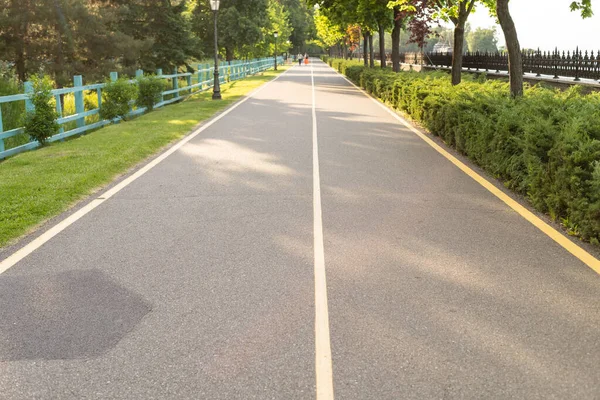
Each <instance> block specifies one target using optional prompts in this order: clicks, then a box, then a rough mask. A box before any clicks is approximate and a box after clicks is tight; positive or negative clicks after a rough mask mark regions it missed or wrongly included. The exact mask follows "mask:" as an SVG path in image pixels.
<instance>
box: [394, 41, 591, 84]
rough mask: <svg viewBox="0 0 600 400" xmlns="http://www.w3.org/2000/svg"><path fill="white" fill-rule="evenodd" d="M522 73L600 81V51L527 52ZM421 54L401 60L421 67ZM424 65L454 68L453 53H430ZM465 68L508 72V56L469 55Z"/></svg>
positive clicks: (491, 54)
mask: <svg viewBox="0 0 600 400" xmlns="http://www.w3.org/2000/svg"><path fill="white" fill-rule="evenodd" d="M522 54H523V72H529V73H534V74H536V76H541V75H550V76H552V77H554V78H555V79H558V78H559V77H573V78H575V79H574V80H575V81H579V80H580V79H581V78H586V79H594V80H600V51H598V52H596V53H594V52H593V51H591V52H588V51H585V52H584V51H581V50H579V49H577V50H575V51H573V52H570V51H567V52H564V51H563V52H560V51H558V50H554V51H551V52H546V51H544V52H542V51H531V52H528V51H524V52H523V53H522ZM419 56H420V55H419V54H418V53H406V54H401V61H400V62H403V63H407V64H421V61H420V57H419ZM423 64H425V65H431V66H442V67H451V66H452V54H451V53H427V54H425V56H424V57H423ZM463 68H468V69H471V70H476V71H492V72H500V71H508V54H507V53H480V52H476V53H466V54H465V55H464V56H463Z"/></svg>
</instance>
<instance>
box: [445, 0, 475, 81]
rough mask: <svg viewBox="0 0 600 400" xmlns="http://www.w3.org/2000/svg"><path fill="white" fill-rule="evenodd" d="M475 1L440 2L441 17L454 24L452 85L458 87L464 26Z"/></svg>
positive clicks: (452, 0)
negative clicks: (445, 17)
mask: <svg viewBox="0 0 600 400" xmlns="http://www.w3.org/2000/svg"><path fill="white" fill-rule="evenodd" d="M475 1H476V0H445V1H444V0H440V1H439V2H438V4H439V5H441V6H442V8H441V11H442V15H446V16H447V17H448V19H450V21H452V23H453V24H454V44H453V46H454V47H453V50H452V84H453V85H458V84H459V83H460V82H461V79H462V60H463V53H464V47H463V46H464V41H465V24H466V23H467V18H469V15H470V14H471V12H472V11H473V9H474V7H475Z"/></svg>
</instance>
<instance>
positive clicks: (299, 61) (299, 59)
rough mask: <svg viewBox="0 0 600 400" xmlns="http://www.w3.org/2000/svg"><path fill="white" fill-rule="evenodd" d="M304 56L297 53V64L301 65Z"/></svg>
mask: <svg viewBox="0 0 600 400" xmlns="http://www.w3.org/2000/svg"><path fill="white" fill-rule="evenodd" d="M303 58H304V57H302V54H300V53H298V65H302V59H303Z"/></svg>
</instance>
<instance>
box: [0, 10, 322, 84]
mask: <svg viewBox="0 0 600 400" xmlns="http://www.w3.org/2000/svg"><path fill="white" fill-rule="evenodd" d="M218 24H219V50H220V52H221V53H222V56H223V57H225V58H227V59H232V58H246V57H264V56H271V55H273V52H274V50H275V48H274V43H275V42H274V37H273V32H274V31H278V32H279V38H278V40H277V42H278V51H280V52H286V51H289V50H290V49H291V48H292V47H294V48H295V49H297V50H299V51H301V50H303V48H304V47H305V46H306V43H307V42H308V41H310V40H312V39H314V36H315V28H314V22H313V10H312V9H311V8H309V7H308V6H307V4H306V3H305V2H304V0H224V1H221V9H220V10H219V12H218ZM213 35H214V33H213V14H212V11H211V10H210V7H209V2H208V0H0V62H2V63H4V64H6V65H9V66H11V67H12V68H13V70H14V72H15V74H16V75H17V76H18V78H19V79H20V80H21V81H23V80H26V79H27V78H28V77H29V76H31V75H33V74H35V73H38V72H44V73H48V74H50V75H51V76H52V77H53V79H54V80H55V81H56V83H57V84H58V85H59V86H63V85H67V84H69V83H70V80H71V77H72V76H73V75H84V76H85V79H86V80H87V81H94V80H99V79H102V78H104V77H105V76H106V75H107V74H108V72H110V71H119V72H121V73H125V74H129V75H131V74H133V72H134V71H135V70H136V69H144V70H146V71H150V72H152V71H155V70H156V69H157V68H162V69H163V70H164V71H171V70H172V69H173V68H175V67H178V68H186V67H190V66H193V64H194V63H196V62H199V61H201V60H204V59H211V58H212V55H213V43H214V42H213V40H214V37H213ZM4 64H3V65H4Z"/></svg>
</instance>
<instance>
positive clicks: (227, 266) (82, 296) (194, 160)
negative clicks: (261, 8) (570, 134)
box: [0, 63, 600, 400]
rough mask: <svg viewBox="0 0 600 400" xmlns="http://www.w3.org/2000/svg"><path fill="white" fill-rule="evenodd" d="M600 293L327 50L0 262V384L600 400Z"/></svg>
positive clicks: (47, 388) (56, 391) (577, 265)
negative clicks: (350, 79) (15, 259)
mask: <svg viewBox="0 0 600 400" xmlns="http://www.w3.org/2000/svg"><path fill="white" fill-rule="evenodd" d="M313 69H314V76H313V77H311V71H313ZM312 79H314V85H313V84H312ZM313 89H314V99H315V101H316V103H315V115H316V120H313ZM314 122H316V126H314V125H313V123H314ZM315 127H316V129H317V130H316V131H314V128H315ZM315 133H316V134H317V135H318V147H317V146H313V134H315ZM317 150H318V159H317V158H315V159H313V154H314V153H316V151H317ZM313 162H316V163H315V164H316V165H315V167H318V169H316V168H313ZM317 172H318V174H317ZM315 178H318V179H320V185H317V189H318V190H316V191H315V192H314V193H313V184H314V183H315V182H317V183H318V181H315ZM319 194H320V201H319ZM313 203H314V205H315V208H314V209H313ZM319 207H321V209H322V230H321V229H320V225H319V222H320V221H321V219H320V214H319V213H318V209H319ZM315 210H317V212H314V211H315ZM321 234H322V236H321ZM321 238H322V241H321ZM321 244H322V245H323V248H324V267H325V268H324V269H323V268H322V267H323V265H322V262H323V259H321V257H320V255H319V249H320V246H321ZM325 271H326V279H327V283H326V286H325V282H324V281H323V280H322V279H323V278H324V272H325ZM325 288H326V290H325ZM315 292H316V295H315ZM315 297H316V302H317V303H316V304H317V308H316V311H315ZM599 298H600V279H598V276H597V275H596V273H595V272H593V271H592V270H591V269H589V268H588V267H587V266H585V265H584V264H583V263H582V262H580V261H579V260H578V259H576V258H575V257H573V256H572V255H571V254H569V253H568V252H567V251H565V250H564V249H563V248H562V247H560V246H559V245H557V244H556V243H555V242H554V241H552V240H551V239H549V238H548V237H547V236H545V235H544V234H542V233H541V232H540V231H538V230H537V229H536V228H534V227H533V226H532V225H531V224H530V223H529V222H527V221H525V220H524V219H523V218H522V217H520V216H519V215H518V214H517V213H515V212H513V211H512V210H511V209H509V208H508V207H507V206H506V205H505V204H504V203H502V202H501V201H500V200H498V199H497V198H496V197H494V196H493V195H491V194H490V193H489V192H488V191H486V190H485V189H483V188H482V187H481V186H480V185H479V184H477V183H476V182H475V181H474V180H472V179H471V178H469V177H468V176H467V175H465V174H464V173H463V172H461V171H460V170H459V169H457V168H456V167H455V166H453V165H452V164H450V163H449V162H448V161H447V160H446V159H445V158H443V157H442V156H440V155H439V154H438V153H437V152H435V151H434V150H433V149H432V148H431V147H429V145H427V144H426V143H425V142H423V141H422V140H421V139H420V138H418V137H417V136H415V135H414V134H413V133H412V132H410V131H409V130H408V129H406V128H404V127H403V126H402V125H400V124H398V122H397V121H396V120H395V119H394V118H393V117H392V116H391V115H390V114H388V113H387V112H386V111H385V110H383V109H382V108H381V107H379V106H377V104H375V103H374V102H373V101H371V100H370V99H368V98H367V97H365V96H364V95H363V94H361V93H360V92H359V91H357V90H356V89H354V88H353V87H351V86H350V85H349V84H348V83H347V82H346V81H344V80H343V78H341V77H340V76H339V75H337V74H336V73H335V72H333V70H331V69H330V68H329V67H327V66H325V64H323V63H315V64H314V65H313V66H312V67H307V66H302V67H294V68H293V69H291V70H290V71H288V72H287V73H286V74H284V75H282V76H281V77H280V78H279V79H278V80H276V81H274V82H272V83H271V84H269V85H267V86H266V87H264V89H263V90H261V91H260V92H258V93H257V94H256V95H255V96H254V97H252V98H250V99H249V100H247V101H246V102H244V103H243V104H241V105H240V106H239V107H237V108H236V109H234V110H233V111H232V112H230V113H229V114H228V115H227V116H225V117H224V118H222V119H220V120H218V121H217V122H215V123H214V124H213V125H211V126H210V127H208V128H207V129H206V130H204V131H203V132H202V133H200V134H199V135H198V136H196V137H194V138H193V139H192V140H191V141H189V142H188V143H187V144H185V145H184V146H182V147H181V148H180V149H179V150H177V151H176V152H174V153H173V154H172V155H171V156H169V157H168V158H166V159H165V160H164V161H162V162H161V163H160V164H158V165H157V166H156V167H154V168H152V169H151V170H149V172H147V173H146V174H144V175H142V176H141V177H140V178H139V179H137V180H135V181H133V182H132V183H131V184H130V185H128V186H126V187H125V188H124V189H123V190H121V191H119V192H118V193H117V194H115V195H114V196H113V197H111V198H110V199H108V200H106V201H105V202H103V203H102V204H101V205H99V206H98V207H97V208H95V209H93V210H92V211H91V212H89V213H88V214H86V215H85V216H84V217H82V218H81V219H79V220H78V221H76V222H75V223H74V224H72V225H70V226H69V227H68V228H66V229H65V230H64V231H62V232H61V233H59V234H58V235H56V236H55V237H54V238H53V239H51V240H50V241H49V242H47V243H46V244H45V245H43V246H42V247H40V248H39V249H38V250H36V251H35V252H33V253H32V254H30V255H28V256H27V257H25V258H24V259H23V260H22V261H20V262H19V263H17V264H16V265H15V266H13V267H12V268H10V269H9V270H7V271H6V272H4V273H3V274H2V275H0V398H2V399H31V398H39V399H109V398H110V399H112V398H115V399H168V398H169V399H170V398H178V399H179V398H189V399H314V398H315V397H316V396H315V393H316V390H317V389H318V390H319V393H320V395H319V400H326V399H328V398H331V397H330V396H329V395H328V388H329V385H330V384H331V382H332V383H333V385H332V387H333V390H334V391H335V397H336V398H337V399H413V398H414V399H459V398H460V399H463V398H468V399H483V398H485V399H492V398H497V399H506V398H523V399H553V398H555V399H599V398H600V368H598V366H599V365H600V339H599V336H598V333H599V327H600V302H599ZM323 299H326V300H327V302H326V303H325V304H323V303H320V302H322V301H323ZM327 308H328V319H327V314H325V312H326V311H327ZM315 312H316V314H317V316H316V319H317V327H316V329H317V333H316V334H315ZM327 320H329V327H327V324H326V322H327ZM315 335H316V337H317V339H318V341H320V347H319V348H318V350H317V351H318V354H317V356H315ZM328 335H329V336H328ZM329 344H330V345H331V356H332V359H331V360H332V363H330V362H329V359H328V346H329ZM315 365H318V367H315ZM331 365H332V366H333V378H331V376H330V375H328V367H329V366H331ZM316 374H317V375H318V378H319V379H318V382H319V383H318V386H319V387H318V388H317V387H316V383H315V382H316V381H315V375H316Z"/></svg>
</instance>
